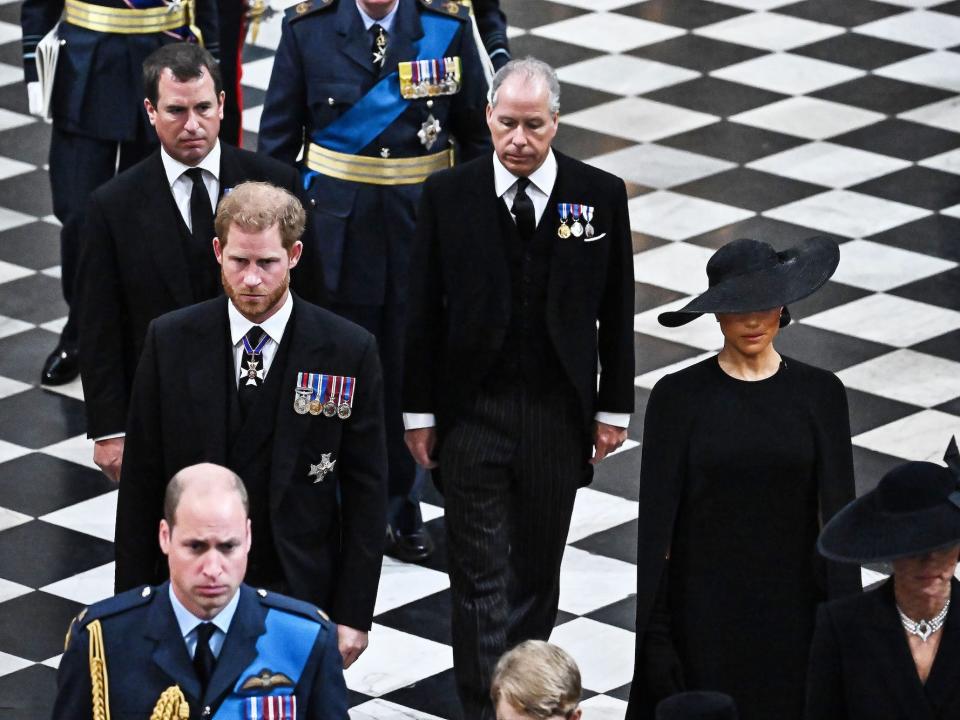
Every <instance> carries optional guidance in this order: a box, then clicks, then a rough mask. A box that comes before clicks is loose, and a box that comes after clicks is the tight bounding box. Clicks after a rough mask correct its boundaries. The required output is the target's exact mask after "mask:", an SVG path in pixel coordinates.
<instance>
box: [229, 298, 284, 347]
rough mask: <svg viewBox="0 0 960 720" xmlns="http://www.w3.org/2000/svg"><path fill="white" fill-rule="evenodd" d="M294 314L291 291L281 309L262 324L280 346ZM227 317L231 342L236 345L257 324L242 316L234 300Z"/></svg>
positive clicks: (264, 329)
mask: <svg viewBox="0 0 960 720" xmlns="http://www.w3.org/2000/svg"><path fill="white" fill-rule="evenodd" d="M292 312H293V296H292V295H291V294H290V291H289V290H287V297H286V298H285V299H284V301H283V305H281V306H280V309H279V310H277V311H276V312H275V313H274V314H273V315H271V316H270V317H269V318H267V319H266V320H264V321H263V322H262V323H260V327H261V328H263V331H264V332H265V333H266V334H267V335H268V336H269V337H270V339H271V340H273V341H274V342H275V343H277V344H278V345H279V344H280V339H281V338H282V337H283V331H284V330H286V328H287V323H288V322H289V321H290V314H291V313H292ZM227 317H228V318H230V341H231V342H232V343H233V344H234V345H236V344H237V343H239V342H240V338H242V337H243V336H244V335H246V334H247V333H248V332H249V331H250V328H252V327H253V326H254V325H255V324H256V323H253V322H250V321H249V320H247V318H245V317H244V316H243V315H241V314H240V311H239V310H237V308H236V306H234V304H233V301H232V300H231V301H230V302H228V303H227Z"/></svg>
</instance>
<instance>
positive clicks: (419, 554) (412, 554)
mask: <svg viewBox="0 0 960 720" xmlns="http://www.w3.org/2000/svg"><path fill="white" fill-rule="evenodd" d="M433 549H434V545H433V538H432V537H430V533H429V532H428V531H427V528H425V527H423V526H421V527H420V528H419V529H418V530H415V531H414V532H412V533H401V532H399V531H397V530H393V529H392V528H388V529H387V545H386V548H385V549H384V553H385V554H387V555H389V556H390V557H392V558H396V559H397V560H403V562H419V561H421V560H426V559H427V558H428V557H430V556H431V555H432V554H433Z"/></svg>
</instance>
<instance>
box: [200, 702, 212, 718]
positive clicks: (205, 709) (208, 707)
mask: <svg viewBox="0 0 960 720" xmlns="http://www.w3.org/2000/svg"><path fill="white" fill-rule="evenodd" d="M211 712H212V711H211V710H210V706H209V705H207V706H206V707H205V708H204V709H203V713H202V714H201V715H200V717H205V718H208V717H210V714H211Z"/></svg>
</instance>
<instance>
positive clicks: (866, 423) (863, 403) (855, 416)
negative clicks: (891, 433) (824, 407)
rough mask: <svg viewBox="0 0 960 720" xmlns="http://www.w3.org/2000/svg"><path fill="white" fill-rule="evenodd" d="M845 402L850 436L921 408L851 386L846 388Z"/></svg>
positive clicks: (918, 410)
mask: <svg viewBox="0 0 960 720" xmlns="http://www.w3.org/2000/svg"><path fill="white" fill-rule="evenodd" d="M847 403H848V405H849V409H850V435H851V437H855V436H857V435H859V434H860V433H865V432H867V431H869V430H873V429H874V428H878V427H880V426H881V425H886V424H887V423H892V422H893V421H895V420H900V419H901V418H905V417H907V416H908V415H913V414H914V413H918V412H920V411H921V410H922V409H923V408H921V407H919V406H917V405H909V404H907V403H903V402H898V401H896V400H891V399H889V398H885V397H880V396H879V395H873V394H871V393H867V392H862V391H860V390H854V389H853V388H847Z"/></svg>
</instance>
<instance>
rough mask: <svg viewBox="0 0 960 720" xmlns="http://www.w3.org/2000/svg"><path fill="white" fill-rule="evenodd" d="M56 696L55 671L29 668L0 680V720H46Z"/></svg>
mask: <svg viewBox="0 0 960 720" xmlns="http://www.w3.org/2000/svg"><path fill="white" fill-rule="evenodd" d="M56 697H57V671H56V670H54V669H53V668H48V667H47V666H46V665H31V666H30V667H28V668H24V669H23V670H20V671H18V672H15V673H11V674H10V675H4V676H3V677H0V717H3V718H4V720H6V719H7V718H9V719H10V720H49V719H50V716H51V715H52V713H53V701H54V699H55V698H56Z"/></svg>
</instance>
